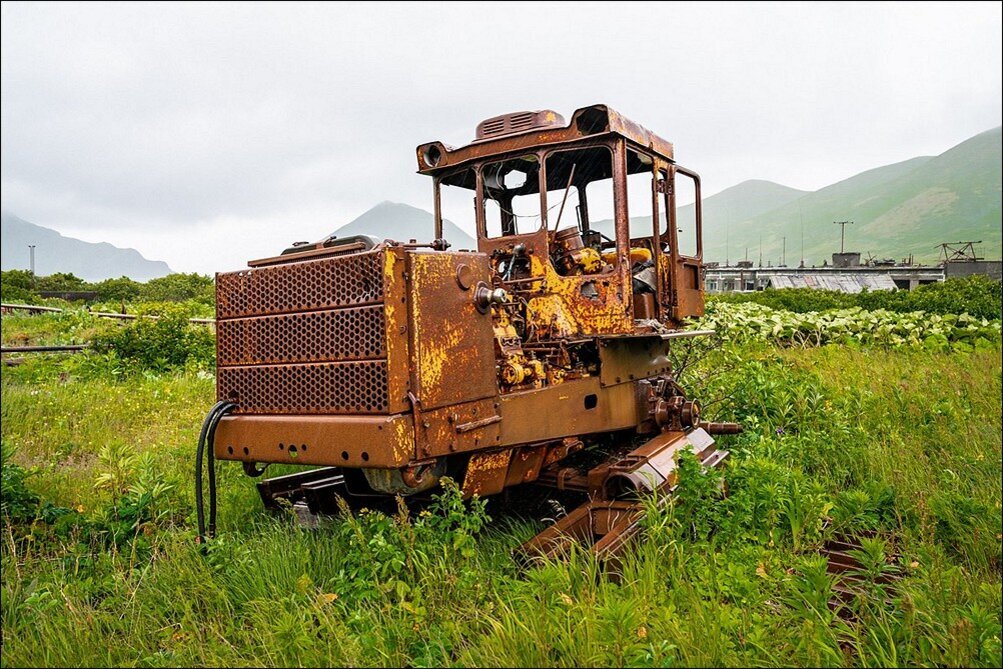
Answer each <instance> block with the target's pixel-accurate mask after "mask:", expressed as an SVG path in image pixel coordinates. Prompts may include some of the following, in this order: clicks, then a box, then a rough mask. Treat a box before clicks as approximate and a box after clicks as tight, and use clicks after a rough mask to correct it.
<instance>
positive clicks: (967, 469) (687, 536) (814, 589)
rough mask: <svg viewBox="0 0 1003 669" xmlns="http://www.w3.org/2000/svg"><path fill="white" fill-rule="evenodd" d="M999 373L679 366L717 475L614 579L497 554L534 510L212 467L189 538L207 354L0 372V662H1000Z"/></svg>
mask: <svg viewBox="0 0 1003 669" xmlns="http://www.w3.org/2000/svg"><path fill="white" fill-rule="evenodd" d="M29 318H30V319H35V320H31V321H30V322H29V321H27V319H29ZM66 318H67V316H59V317H49V316H33V317H12V318H9V317H7V316H5V317H4V321H3V331H4V333H3V336H4V341H5V342H8V341H11V340H14V339H18V340H21V339H25V338H28V339H33V340H38V339H45V340H46V341H57V340H61V339H64V338H65V337H66V336H67V334H66V332H65V331H64V329H62V328H63V326H62V325H52V323H56V322H58V321H59V320H60V319H64V320H65V319H66ZM37 319H48V320H37ZM45 323H50V325H46V324H45ZM79 327H80V328H81V329H82V330H83V329H86V328H101V327H103V326H101V325H99V324H98V325H95V324H93V323H90V322H87V323H83V324H82V325H80V326H79ZM32 328H33V329H32ZM26 329H31V332H30V333H29V334H25V332H26V331H27V330H26ZM87 334H88V336H89V334H90V333H89V332H88V333H87ZM713 369H716V370H718V371H717V373H710V370H713ZM116 370H117V371H116ZM1001 371H1003V370H1001V352H1000V349H999V344H998V342H997V343H995V344H994V345H993V346H992V347H991V348H988V349H987V348H985V347H980V348H975V349H974V350H965V351H953V352H952V351H930V350H926V349H924V348H923V347H901V348H897V349H889V348H879V347H873V348H869V347H846V346H836V345H830V346H823V347H819V348H774V347H773V346H770V345H769V344H766V343H762V342H751V343H744V344H739V343H734V344H732V345H730V346H729V347H726V348H725V349H723V350H719V351H716V352H714V353H713V354H712V355H711V356H710V357H708V358H707V359H705V360H704V361H702V363H701V365H700V366H699V367H697V368H695V369H692V370H690V372H689V381H688V383H689V384H690V386H691V387H693V388H696V389H698V390H699V392H698V395H699V396H700V397H701V398H702V399H704V400H705V403H706V404H709V407H708V409H707V411H706V412H705V413H708V414H710V415H711V417H712V418H713V419H720V420H739V421H741V422H743V423H744V424H745V426H746V432H745V434H743V435H740V436H738V437H731V438H728V439H723V440H722V442H723V443H724V445H725V446H726V447H727V448H729V449H731V451H732V454H733V457H732V459H731V460H730V462H729V464H728V466H727V467H726V468H725V470H724V471H723V473H722V475H723V477H724V479H725V481H726V484H727V486H726V489H727V494H726V496H722V494H721V490H722V487H721V486H720V485H718V483H717V481H715V480H714V479H713V477H703V476H699V475H696V474H695V473H692V472H691V473H692V475H691V476H688V477H685V479H684V483H683V485H682V486H681V490H680V494H679V497H678V499H677V501H676V503H674V504H673V505H672V506H670V507H669V508H667V509H665V510H663V511H659V512H655V513H652V514H651V515H650V516H649V518H648V519H647V521H646V530H645V533H644V537H643V540H642V541H641V542H639V543H638V544H637V546H635V547H634V548H633V550H632V551H631V553H630V554H629V555H628V557H627V559H626V560H625V562H624V567H623V577H622V579H620V580H619V581H615V580H611V579H610V578H608V576H607V575H605V574H604V573H603V572H602V571H601V570H600V569H599V568H598V566H597V565H596V564H594V563H593V562H591V561H590V560H589V559H588V558H587V557H585V556H583V555H575V556H573V558H572V560H571V561H570V562H568V563H561V564H550V565H545V566H542V567H540V568H537V569H533V570H530V571H527V572H520V571H519V570H518V569H517V568H516V566H515V565H514V563H513V562H512V559H511V557H510V551H511V549H512V548H513V547H515V546H516V545H518V544H519V543H520V542H521V541H523V540H525V539H527V538H528V537H530V536H532V535H533V534H534V533H535V532H536V531H538V529H539V528H540V525H539V524H538V522H537V521H536V520H535V519H533V518H526V517H521V516H519V515H517V514H515V513H514V512H513V511H512V510H510V509H506V508H505V507H503V506H501V505H500V504H499V503H497V502H495V501H493V500H491V501H489V502H488V503H487V504H486V505H485V504H483V503H475V504H473V505H464V504H463V503H462V502H460V501H459V500H458V499H457V496H456V494H455V493H450V492H449V491H447V492H446V493H444V494H443V495H442V497H441V498H440V500H439V501H438V502H437V503H436V504H435V505H434V506H433V507H432V508H430V509H427V510H426V511H425V512H423V513H411V514H408V513H406V512H403V511H402V512H401V513H399V514H398V515H397V516H386V515H383V514H380V513H361V514H358V515H356V516H354V517H348V518H341V519H338V520H333V521H331V522H329V523H327V524H325V525H323V526H322V527H321V528H320V529H317V530H314V531H308V530H303V529H300V528H299V527H298V526H296V524H295V523H294V522H293V521H292V520H291V519H290V518H288V517H283V516H274V515H271V514H268V513H266V512H265V511H264V510H263V509H262V507H261V503H260V501H259V500H258V498H257V495H256V492H255V490H254V487H253V481H252V480H250V479H247V478H246V477H244V476H243V474H242V473H241V471H240V468H239V467H237V466H235V465H232V464H222V465H220V468H219V469H220V490H221V497H220V533H219V537H218V538H217V539H216V540H215V541H213V542H212V543H211V544H210V545H209V547H208V550H207V551H206V552H205V553H203V552H202V551H200V550H199V547H198V546H196V545H195V542H194V539H195V531H194V526H195V514H194V495H193V491H192V483H191V480H192V472H193V452H194V444H195V440H196V437H197V431H198V428H199V426H200V424H201V421H202V418H203V414H204V412H205V411H206V410H207V409H208V407H209V406H210V405H211V403H212V401H213V399H214V397H213V378H212V375H211V374H210V373H208V372H207V371H205V370H204V369H200V368H199V365H197V364H194V363H191V362H189V363H188V364H187V366H186V367H183V368H179V369H176V370H175V371H168V372H156V373H154V372H149V371H146V372H143V371H137V370H135V369H132V368H129V367H125V368H121V367H115V366H114V365H108V364H107V360H104V361H103V362H102V359H101V358H100V357H98V358H97V359H96V360H91V361H86V360H85V359H84V356H80V357H76V358H72V359H71V358H69V357H66V358H51V359H47V360H39V361H37V362H33V363H30V364H26V365H23V366H21V367H17V368H9V369H4V370H3V379H2V393H3V394H2V438H3V452H4V467H3V486H4V487H3V501H4V520H3V536H2V557H0V559H2V587H0V595H2V613H0V617H2V621H0V623H2V633H3V647H2V651H3V652H2V655H0V658H2V659H0V663H2V665H3V666H24V665H77V666H91V665H128V666H132V665H140V666H168V665H212V666H217V665H218V666H227V665H232V666H243V665H255V664H265V665H318V664H335V665H380V666H384V665H391V666H406V665H410V666H427V665H455V666H547V665H557V666H589V665H616V666H677V665H684V666H686V665H728V666H781V665H802V666H889V665H950V666H964V665H968V666H971V665H978V666H1000V662H1001V642H1000V637H1001V608H1003V603H1001V569H1003V567H1001V524H1003V520H1001V518H1003V516H1001V430H1003V428H1001V409H1000V407H1001ZM707 400H713V401H709V402H708V401H707ZM686 464H687V466H688V465H690V464H692V463H686ZM837 532H839V533H845V532H850V533H865V532H866V533H871V532H874V533H876V537H877V539H876V540H875V541H873V542H866V543H865V548H866V549H867V555H866V556H864V562H865V563H866V564H867V565H868V566H869V567H868V568H869V570H870V571H868V576H869V578H870V580H869V581H868V584H867V585H866V586H865V591H864V593H863V594H862V595H861V596H860V597H858V598H857V599H856V600H854V601H852V602H850V604H849V605H848V606H849V608H850V609H851V610H850V611H848V612H845V613H848V614H849V615H843V616H837V615H836V614H835V613H834V612H833V611H831V610H830V609H829V608H828V606H827V605H826V602H827V601H828V599H829V598H830V587H831V579H830V578H829V577H828V576H827V575H826V573H825V563H824V561H823V559H822V558H820V557H819V556H818V553H817V551H818V548H819V546H820V545H821V543H822V542H823V541H824V540H825V539H826V538H828V537H830V536H832V535H833V534H834V533H837ZM883 552H887V553H892V552H894V553H896V554H898V555H900V556H901V558H900V560H899V562H898V564H897V566H896V568H897V569H899V570H901V572H902V573H903V575H904V578H903V579H902V580H901V581H900V582H899V583H898V585H897V588H896V589H895V590H894V591H889V590H887V589H886V587H885V586H883V585H881V584H880V582H878V581H877V580H875V578H874V577H876V576H877V571H878V570H879V569H881V567H880V565H881V564H882V559H881V554H882V553H883Z"/></svg>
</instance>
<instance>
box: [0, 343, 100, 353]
mask: <svg viewBox="0 0 1003 669" xmlns="http://www.w3.org/2000/svg"><path fill="white" fill-rule="evenodd" d="M85 348H89V346H88V345H87V344H68V345H64V346H4V347H2V348H0V353H63V352H70V353H75V352H77V351H82V350H84V349H85Z"/></svg>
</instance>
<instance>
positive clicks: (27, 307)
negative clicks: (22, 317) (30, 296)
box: [0, 303, 62, 313]
mask: <svg viewBox="0 0 1003 669" xmlns="http://www.w3.org/2000/svg"><path fill="white" fill-rule="evenodd" d="M0 309H3V310H4V311H18V310H20V311H31V312H35V313H41V312H54V313H58V312H61V311H62V309H57V308H56V307H43V306H40V305H37V304H7V303H4V304H0Z"/></svg>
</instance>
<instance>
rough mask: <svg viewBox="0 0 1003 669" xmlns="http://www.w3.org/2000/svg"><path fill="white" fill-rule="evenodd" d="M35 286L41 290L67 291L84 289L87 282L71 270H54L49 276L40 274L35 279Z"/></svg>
mask: <svg viewBox="0 0 1003 669" xmlns="http://www.w3.org/2000/svg"><path fill="white" fill-rule="evenodd" d="M35 288H36V290H38V291H39V292H40V293H41V292H47V291H51V292H56V293H59V292H68V291H75V290H85V289H86V288H87V282H86V281H84V280H83V279H81V278H80V277H79V276H76V275H75V274H73V273H72V272H56V273H55V274H50V275H49V276H40V277H38V278H37V280H36V281H35Z"/></svg>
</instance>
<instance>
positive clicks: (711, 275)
mask: <svg viewBox="0 0 1003 669" xmlns="http://www.w3.org/2000/svg"><path fill="white" fill-rule="evenodd" d="M944 276H945V274H944V268H943V267H938V266H925V265H901V266H894V267H887V266H879V267H869V266H865V265H861V266H857V267H720V266H712V265H708V266H707V267H706V269H705V270H704V289H705V290H706V291H707V292H709V293H722V292H734V291H741V292H750V291H754V290H764V289H766V288H768V287H772V288H817V289H819V290H839V291H842V292H847V293H859V292H860V291H861V290H863V289H865V288H866V289H867V290H894V289H896V288H898V289H901V290H912V289H913V288H915V287H917V286H920V285H923V284H925V283H936V282H938V281H943V280H944Z"/></svg>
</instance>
